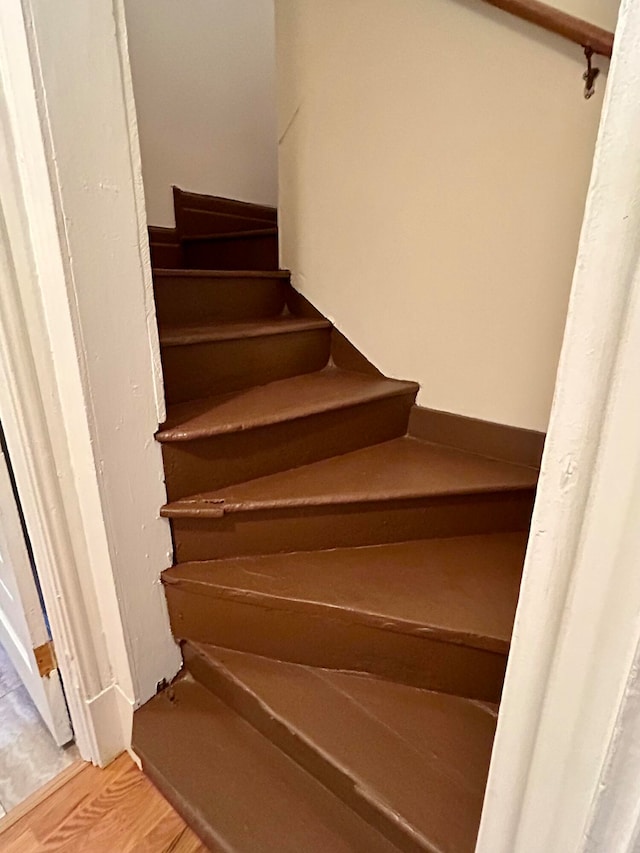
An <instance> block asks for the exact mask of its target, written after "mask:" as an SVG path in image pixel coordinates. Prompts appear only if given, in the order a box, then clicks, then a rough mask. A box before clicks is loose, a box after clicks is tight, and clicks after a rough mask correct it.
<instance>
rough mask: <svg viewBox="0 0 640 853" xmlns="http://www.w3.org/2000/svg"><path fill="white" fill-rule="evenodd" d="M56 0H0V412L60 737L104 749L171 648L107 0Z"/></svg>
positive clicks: (113, 743)
mask: <svg viewBox="0 0 640 853" xmlns="http://www.w3.org/2000/svg"><path fill="white" fill-rule="evenodd" d="M63 7H64V8H63V9H61V6H60V4H51V3H48V2H42V0H5V2H3V3H2V4H0V79H1V81H2V90H1V91H0V132H1V133H3V135H4V138H5V139H6V140H7V146H6V148H5V150H6V152H8V153H7V154H6V156H5V157H4V159H3V161H2V163H1V164H0V191H1V192H0V197H1V202H0V204H1V207H0V279H1V280H2V282H3V286H2V288H0V364H1V365H2V369H3V372H4V373H5V374H6V376H7V382H6V383H4V384H3V386H2V388H0V414H1V417H2V420H3V425H4V431H5V436H6V442H7V446H8V449H9V452H10V455H11V460H12V466H13V470H14V475H15V480H16V484H17V488H18V492H19V496H20V501H21V505H22V508H23V512H24V517H25V523H26V527H27V530H28V533H29V537H30V541H31V544H32V548H33V553H34V558H35V562H36V566H37V572H38V578H39V581H40V585H41V588H42V593H43V598H44V601H45V606H46V609H47V615H48V617H49V621H50V624H51V632H52V636H53V641H54V644H55V649H56V655H57V658H58V663H59V668H60V671H61V674H62V678H63V684H64V688H65V694H66V697H67V701H68V705H69V711H70V716H71V721H72V725H73V728H74V732H75V737H76V741H77V743H78V747H79V750H80V753H81V755H82V756H83V758H85V759H88V760H91V761H93V762H94V763H96V764H100V765H104V764H106V763H108V762H109V761H110V760H111V759H112V758H114V757H115V756H116V755H117V754H119V753H120V752H121V751H122V750H123V749H127V748H128V747H129V745H130V740H131V725H132V718H133V711H134V709H135V708H136V707H137V706H138V705H139V704H141V703H143V702H145V701H147V699H149V698H150V697H151V696H152V695H154V693H155V692H156V689H157V684H158V683H159V682H161V681H162V680H163V679H170V678H172V677H173V676H174V675H175V673H176V672H177V671H178V669H179V667H180V664H181V658H180V653H179V649H178V647H177V646H176V644H175V642H174V640H173V638H172V636H171V632H170V628H169V621H168V615H167V609H166V603H165V600H164V595H163V592H162V588H161V585H160V582H159V578H160V573H161V571H162V570H163V569H164V568H166V567H167V566H168V565H170V563H171V553H172V546H171V536H170V530H169V525H168V522H167V521H166V520H165V519H161V518H160V517H159V507H160V506H161V505H162V503H164V502H165V501H166V492H165V489H164V477H163V469H162V459H161V454H160V449H159V447H158V446H157V444H156V442H154V441H153V438H152V436H153V433H154V432H155V430H156V429H157V426H158V423H159V422H161V421H162V420H163V419H164V398H163V394H162V377H161V369H160V357H159V344H158V337H157V329H156V323H155V311H154V303H153V294H152V285H151V269H150V262H149V250H148V242H147V238H146V217H145V213H144V195H143V190H142V178H141V171H140V155H139V148H138V140H137V129H136V123H135V107H134V104H133V94H132V86H131V79H130V74H129V65H128V54H127V44H126V30H125V27H124V9H123V3H122V0H113V2H112V0H92V3H91V4H78V3H73V2H67V3H63ZM69 92H73V97H69ZM114 241H115V243H116V247H117V250H114ZM113 341H118V346H115V347H114V346H113ZM104 364H108V365H109V369H108V370H104V369H103V368H102V365H104Z"/></svg>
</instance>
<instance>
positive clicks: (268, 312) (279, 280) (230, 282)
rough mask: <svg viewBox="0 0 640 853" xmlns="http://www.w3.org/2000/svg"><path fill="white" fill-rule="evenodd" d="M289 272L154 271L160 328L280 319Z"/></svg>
mask: <svg viewBox="0 0 640 853" xmlns="http://www.w3.org/2000/svg"><path fill="white" fill-rule="evenodd" d="M290 277H291V274H290V273H289V272H288V271H287V270H267V271H261V270H206V269H205V270H187V269H154V270H153V282H154V293H155V300H156V314H157V317H158V324H159V326H160V327H161V328H162V327H165V326H178V325H186V324H190V323H207V322H243V321H250V320H259V319H264V318H269V317H277V316H278V315H279V314H281V313H282V311H283V309H284V307H285V303H286V299H287V294H288V292H289V290H290V285H289V280H290Z"/></svg>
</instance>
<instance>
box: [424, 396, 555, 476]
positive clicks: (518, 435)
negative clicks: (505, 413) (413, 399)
mask: <svg viewBox="0 0 640 853" xmlns="http://www.w3.org/2000/svg"><path fill="white" fill-rule="evenodd" d="M409 435H413V436H415V437H416V438H421V439H423V440H424V441H432V442H434V443H435V444H444V445H446V446H448V447H456V448H458V449H459V450H466V451H469V452H470V453H478V454H480V455H481V456H489V457H491V458H492V459H502V460H503V461H505V462H514V463H516V464H518V465H528V466H530V467H532V468H539V467H540V460H541V459H542V450H543V448H544V440H545V433H543V432H537V431H536V430H530V429H522V428H520V427H513V426H507V425H506V424H496V423H492V422H491V421H481V420H478V419H477V418H468V417H465V416H464V415H456V414H453V413H452V412H440V411H438V410H437V409H425V408H422V407H421V406H414V407H413V409H412V410H411V416H410V419H409Z"/></svg>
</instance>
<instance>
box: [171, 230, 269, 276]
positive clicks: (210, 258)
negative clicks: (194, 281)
mask: <svg viewBox="0 0 640 853" xmlns="http://www.w3.org/2000/svg"><path fill="white" fill-rule="evenodd" d="M182 251H183V255H184V262H185V266H186V267H187V269H196V270H198V269H200V270H204V269H208V270H277V269H278V237H277V235H276V234H273V235H268V236H265V237H234V238H230V239H228V240H221V239H218V240H193V241H190V240H188V241H186V242H184V243H183V244H182Z"/></svg>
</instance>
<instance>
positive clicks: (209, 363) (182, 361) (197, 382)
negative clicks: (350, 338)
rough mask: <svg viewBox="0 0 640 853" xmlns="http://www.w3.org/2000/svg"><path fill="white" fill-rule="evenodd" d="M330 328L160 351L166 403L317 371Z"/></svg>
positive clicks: (323, 358) (325, 357)
mask: <svg viewBox="0 0 640 853" xmlns="http://www.w3.org/2000/svg"><path fill="white" fill-rule="evenodd" d="M330 345H331V330H330V329H314V330H312V331H301V332H291V333H289V334H278V335H265V336H264V337H256V338H243V339H241V340H230V341H215V342H209V343H202V344H189V345H186V346H184V345H183V346H168V347H163V349H162V368H163V373H164V385H165V392H166V398H167V402H168V403H181V402H184V401H186V400H195V399H198V398H201V397H208V396H213V395H216V394H224V393H227V392H231V391H239V390H241V389H243V388H249V387H251V386H252V385H265V384H266V383H268V382H274V381H276V380H278V379H287V378H288V377H290V376H297V375H299V374H302V373H312V372H313V371H315V370H321V369H322V368H323V367H325V365H326V364H327V361H328V359H329V350H330Z"/></svg>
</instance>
